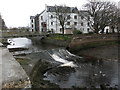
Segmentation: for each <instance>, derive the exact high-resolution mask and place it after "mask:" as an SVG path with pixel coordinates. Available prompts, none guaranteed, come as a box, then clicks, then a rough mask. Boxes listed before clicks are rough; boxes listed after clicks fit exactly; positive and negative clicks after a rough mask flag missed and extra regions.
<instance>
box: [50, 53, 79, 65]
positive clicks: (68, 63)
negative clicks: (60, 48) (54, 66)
mask: <svg viewBox="0 0 120 90" xmlns="http://www.w3.org/2000/svg"><path fill="white" fill-rule="evenodd" d="M51 57H52V58H53V59H54V60H55V61H58V62H61V63H63V64H61V65H60V66H62V67H63V66H70V67H77V65H75V64H74V63H73V62H72V61H67V60H65V59H62V58H60V57H59V56H57V55H56V54H55V53H54V54H53V55H51Z"/></svg>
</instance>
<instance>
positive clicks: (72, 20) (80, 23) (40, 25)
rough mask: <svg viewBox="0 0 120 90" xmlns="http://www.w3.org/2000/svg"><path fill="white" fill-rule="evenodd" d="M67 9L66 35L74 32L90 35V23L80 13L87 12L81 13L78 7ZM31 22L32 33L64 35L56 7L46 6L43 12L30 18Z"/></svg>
mask: <svg viewBox="0 0 120 90" xmlns="http://www.w3.org/2000/svg"><path fill="white" fill-rule="evenodd" d="M66 8H67V11H66V12H67V16H66V18H67V20H66V21H65V26H64V33H65V34H72V33H73V31H74V30H80V31H82V32H83V33H88V32H89V31H90V27H89V22H88V21H87V20H86V19H85V18H84V16H81V15H79V12H83V13H86V11H79V10H78V9H77V7H66ZM63 9H64V8H63ZM30 20H31V23H30V25H31V28H30V31H32V32H39V33H42V32H51V33H62V27H61V25H60V22H59V19H58V18H57V17H56V11H55V6H47V5H46V7H45V10H44V11H43V12H41V13H40V14H37V15H35V16H30Z"/></svg>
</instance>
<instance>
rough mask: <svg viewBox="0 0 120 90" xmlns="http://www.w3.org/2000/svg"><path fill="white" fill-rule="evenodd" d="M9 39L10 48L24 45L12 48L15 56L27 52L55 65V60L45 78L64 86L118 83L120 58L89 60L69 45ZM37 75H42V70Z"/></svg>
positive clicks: (26, 39)
mask: <svg viewBox="0 0 120 90" xmlns="http://www.w3.org/2000/svg"><path fill="white" fill-rule="evenodd" d="M8 42H9V43H11V45H8V46H7V48H9V49H17V48H23V50H20V51H12V52H11V53H12V54H13V55H14V56H16V55H19V56H20V55H21V56H22V55H23V54H25V57H29V58H30V59H31V60H33V61H34V60H40V59H42V60H45V61H47V62H51V63H52V64H51V65H53V63H54V66H53V67H52V68H51V69H49V70H47V71H46V72H45V73H44V78H43V80H45V81H50V83H54V84H56V85H59V87H60V88H71V87H80V88H83V87H91V86H95V87H97V88H100V85H103V84H104V85H106V86H108V87H118V60H116V61H114V60H104V59H102V60H99V59H94V58H91V60H90V59H89V60H88V59H87V58H86V57H81V56H77V55H74V54H72V53H70V52H69V51H67V50H66V49H65V47H57V46H52V45H45V44H42V43H40V41H37V40H36V41H32V40H31V39H28V38H12V39H8ZM35 42H36V43H35ZM38 42H39V43H38ZM40 69H41V68H39V69H38V72H39V70H40ZM36 78H39V74H38V76H37V77H36ZM38 85H39V82H38Z"/></svg>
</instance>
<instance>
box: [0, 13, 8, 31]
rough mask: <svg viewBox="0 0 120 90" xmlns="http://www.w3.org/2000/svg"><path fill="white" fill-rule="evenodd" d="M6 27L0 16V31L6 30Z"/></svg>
mask: <svg viewBox="0 0 120 90" xmlns="http://www.w3.org/2000/svg"><path fill="white" fill-rule="evenodd" d="M6 28H7V27H6V25H5V22H4V20H3V19H2V17H1V15H0V30H4V29H6Z"/></svg>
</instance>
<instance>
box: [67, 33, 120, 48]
mask: <svg viewBox="0 0 120 90" xmlns="http://www.w3.org/2000/svg"><path fill="white" fill-rule="evenodd" d="M118 40H119V34H95V35H74V36H73V37H72V40H71V43H70V44H69V48H70V49H71V50H76V49H79V48H81V47H84V46H86V45H88V44H93V43H95V44H101V43H103V42H111V41H118Z"/></svg>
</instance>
